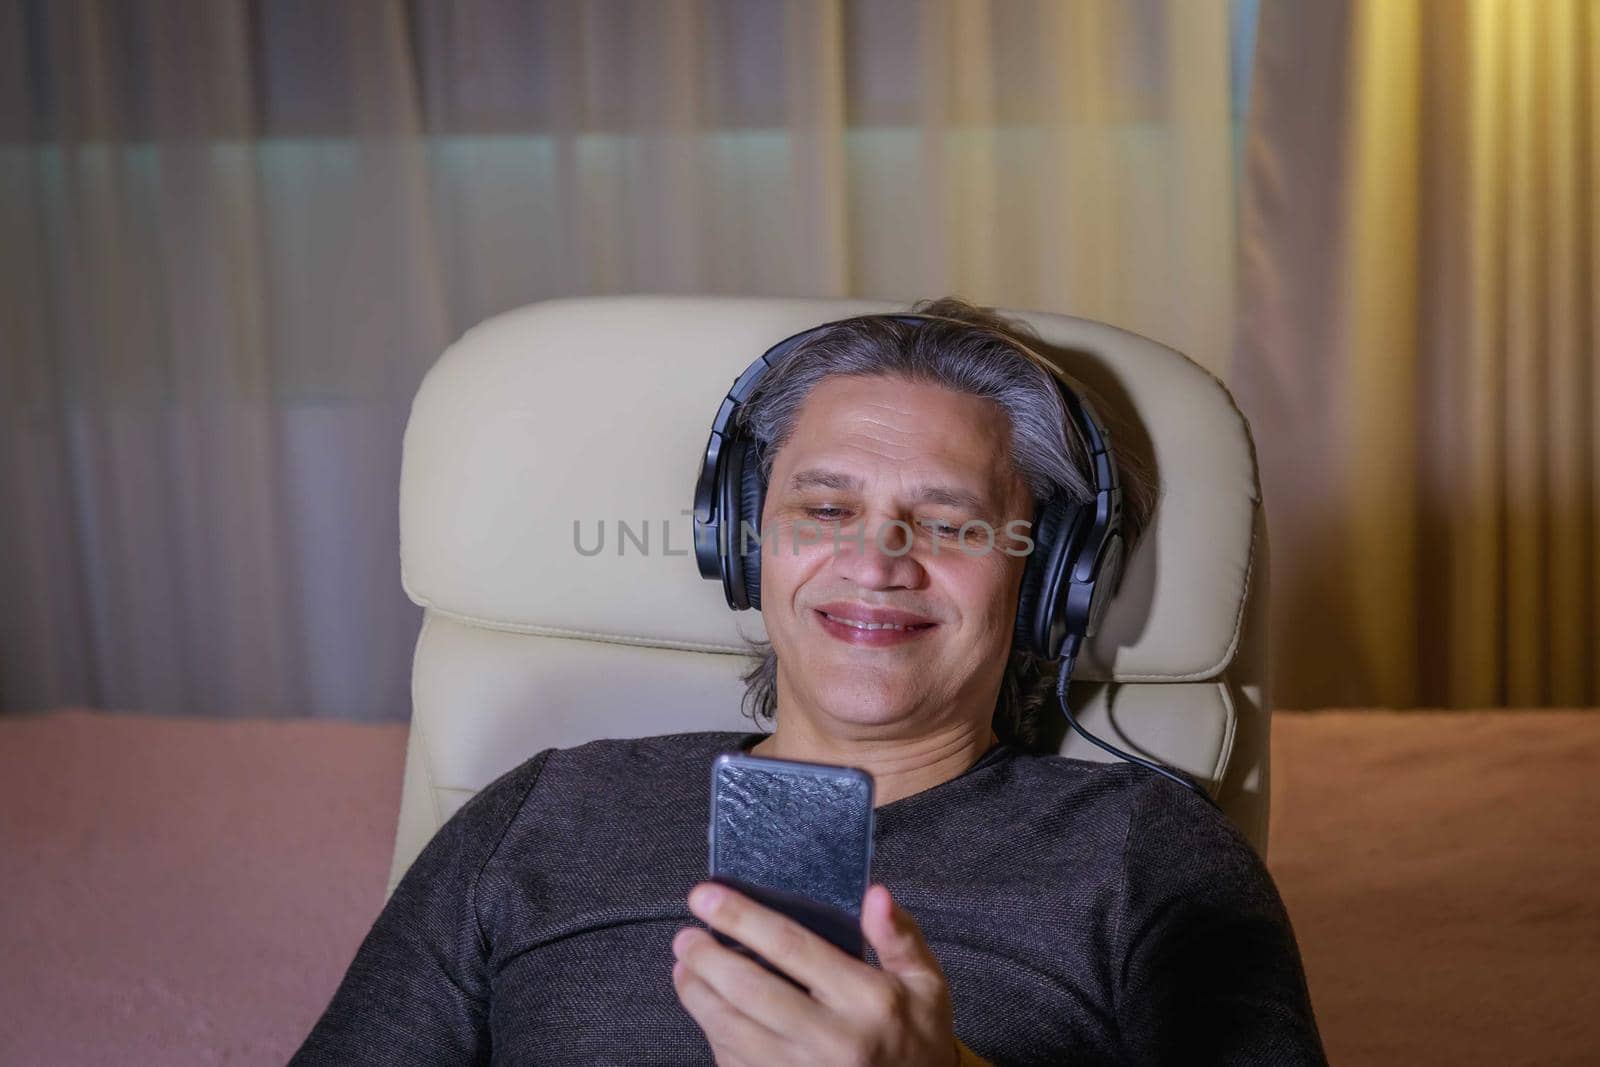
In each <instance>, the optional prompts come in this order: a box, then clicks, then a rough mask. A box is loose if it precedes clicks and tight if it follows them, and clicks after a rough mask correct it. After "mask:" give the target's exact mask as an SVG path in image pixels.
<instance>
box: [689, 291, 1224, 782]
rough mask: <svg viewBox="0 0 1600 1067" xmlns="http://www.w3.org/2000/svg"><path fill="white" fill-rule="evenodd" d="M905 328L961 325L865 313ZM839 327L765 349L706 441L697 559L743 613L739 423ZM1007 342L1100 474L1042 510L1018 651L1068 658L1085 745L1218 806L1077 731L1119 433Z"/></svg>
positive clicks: (1115, 495) (1102, 577)
mask: <svg viewBox="0 0 1600 1067" xmlns="http://www.w3.org/2000/svg"><path fill="white" fill-rule="evenodd" d="M859 317H860V318H863V319H886V320H889V321H892V322H899V323H902V324H905V325H915V324H917V323H920V322H954V323H957V324H958V325H965V326H970V325H971V324H970V323H963V322H961V321H960V320H958V319H946V318H943V317H941V316H937V315H915V314H886V315H863V316H859ZM844 321H854V320H838V321H835V322H826V323H823V324H822V325H820V326H814V327H812V328H811V329H809V330H803V331H801V332H800V333H797V334H795V335H794V336H792V337H787V338H785V339H784V340H782V341H779V342H778V343H777V344H775V345H773V346H772V347H771V348H769V349H767V350H766V351H765V352H763V353H762V354H761V356H760V358H758V359H757V360H756V361H755V362H754V363H752V364H750V366H748V367H746V368H745V370H744V373H742V374H740V375H739V377H737V378H735V379H734V382H733V387H732V388H730V389H729V390H728V395H727V396H726V397H724V398H723V401H722V403H721V405H720V406H718V408H717V414H716V417H715V418H713V419H712V422H711V437H710V439H709V440H708V441H707V442H706V454H705V461H704V463H703V464H702V466H701V468H700V478H699V480H698V481H697V482H696V483H695V489H694V555H695V562H696V563H697V564H698V565H699V568H700V576H701V577H702V578H719V579H721V581H722V592H723V595H724V596H725V597H726V598H727V600H728V606H729V607H730V608H733V609H734V610H735V611H743V610H744V609H746V608H758V609H759V608H760V607H761V543H760V536H759V535H760V532H761V509H762V505H763V504H764V503H765V501H766V495H767V486H766V480H765V477H764V476H763V474H762V471H761V455H760V447H759V445H758V443H757V442H756V441H755V440H754V439H753V438H751V437H750V436H749V435H748V434H747V433H746V432H745V431H744V428H743V427H741V426H740V425H739V420H738V415H739V409H740V408H741V407H743V406H744V404H745V402H746V401H747V400H748V399H749V398H750V396H751V394H752V393H754V392H755V389H756V386H757V385H758V384H759V383H760V382H761V379H762V377H763V376H764V375H765V374H766V373H767V371H768V370H770V369H772V368H773V367H774V366H776V365H777V364H778V362H779V361H780V360H782V359H783V357H784V356H785V355H787V354H788V353H789V352H790V351H792V350H793V349H794V348H795V346H797V345H799V344H800V343H801V342H803V341H804V340H805V339H806V338H808V337H810V336H811V335H812V334H814V333H817V332H819V331H821V330H825V329H828V328H829V327H832V326H837V325H839V323H840V322H844ZM1007 341H1009V342H1010V343H1011V345H1012V346H1013V347H1014V348H1015V349H1016V350H1017V351H1018V352H1019V353H1020V354H1022V355H1024V356H1026V357H1027V358H1029V359H1031V360H1033V361H1034V362H1035V363H1037V364H1038V365H1039V366H1040V367H1042V368H1043V369H1044V370H1046V371H1047V372H1049V374H1050V376H1051V378H1053V379H1054V380H1055V382H1056V384H1057V385H1058V386H1059V387H1060V389H1061V399H1062V400H1063V401H1064V402H1065V404H1066V409H1067V415H1068V418H1069V419H1070V420H1071V421H1072V423H1073V425H1074V426H1076V427H1077V430H1078V433H1079V434H1080V435H1081V436H1082V439H1083V441H1084V443H1085V444H1086V445H1087V447H1088V449H1089V466H1090V468H1091V469H1092V470H1093V472H1094V495H1093V496H1091V497H1090V498H1089V499H1087V500H1073V499H1072V498H1070V497H1069V496H1067V495H1066V494H1065V493H1063V492H1061V491H1060V490H1057V491H1056V493H1055V494H1054V495H1052V496H1051V497H1050V498H1049V499H1048V500H1046V501H1044V502H1043V503H1042V504H1040V505H1039V507H1038V513H1037V515H1036V517H1035V519H1034V522H1033V526H1032V530H1031V536H1032V538H1033V549H1032V551H1030V552H1029V554H1028V557H1027V563H1026V564H1025V565H1024V568H1023V575H1022V591H1021V595H1020V597H1019V599H1018V601H1017V623H1016V637H1015V639H1014V644H1015V647H1017V648H1022V649H1027V650H1028V651H1031V652H1032V653H1033V654H1034V655H1036V656H1039V657H1042V658H1043V659H1046V660H1055V659H1060V660H1061V669H1060V673H1059V676H1058V678H1057V682H1056V698H1057V700H1058V702H1059V703H1060V706H1061V712H1062V714H1063V715H1065V716H1066V719H1067V722H1068V724H1070V725H1071V726H1072V728H1073V729H1074V730H1076V731H1077V732H1078V733H1079V734H1080V735H1082V736H1083V737H1084V738H1085V739H1086V740H1088V741H1090V742H1092V743H1093V744H1095V745H1098V746H1099V747H1101V748H1102V749H1105V750H1106V751H1107V752H1110V753H1111V754H1112V755H1114V756H1118V757H1120V758H1122V759H1125V760H1128V761H1129V762H1132V763H1137V764H1139V765H1141V766H1144V767H1148V768H1149V769H1150V770H1152V771H1155V772H1156V773H1157V774H1162V775H1165V776H1166V777H1168V778H1171V779H1172V780H1173V781H1175V782H1177V783H1178V784H1179V785H1182V786H1184V787H1185V788H1188V789H1190V790H1193V791H1194V792H1196V793H1199V794H1200V795H1201V796H1202V797H1205V798H1206V800H1207V801H1208V802H1210V803H1211V804H1212V805H1213V806H1215V803H1216V802H1215V801H1213V800H1212V799H1211V796H1210V794H1208V793H1207V792H1206V791H1205V790H1204V789H1202V788H1201V787H1200V786H1199V785H1198V784H1196V783H1195V782H1192V781H1190V780H1188V779H1186V778H1184V777H1181V776H1180V775H1179V773H1177V772H1174V771H1171V770H1168V769H1166V768H1165V767H1162V766H1161V765H1159V764H1157V763H1155V762H1154V761H1152V760H1148V759H1145V758H1143V757H1140V756H1135V755H1133V754H1132V753H1129V752H1125V751H1123V750H1122V749H1120V748H1117V747H1116V746H1114V745H1111V744H1109V743H1107V742H1105V741H1102V740H1100V738H1098V737H1096V736H1094V735H1093V734H1091V733H1089V731H1087V730H1085V729H1084V728H1083V727H1082V726H1080V725H1078V721H1077V719H1076V718H1075V717H1074V716H1073V714H1072V709H1071V708H1070V707H1069V706H1068V704H1067V685H1068V682H1069V680H1070V678H1071V676H1072V668H1073V665H1074V664H1075V663H1076V661H1077V657H1078V652H1079V650H1080V649H1081V648H1082V647H1083V642H1084V641H1085V640H1087V639H1088V638H1090V637H1093V636H1094V634H1095V633H1096V632H1097V631H1098V630H1099V628H1100V619H1101V617H1102V616H1103V615H1104V613H1105V608H1106V604H1107V603H1109V602H1110V600H1111V597H1112V594H1113V593H1114V592H1115V591H1116V588H1117V583H1118V581H1119V580H1120V579H1121V577H1122V565H1123V546H1124V541H1123V532H1122V488H1121V486H1120V485H1119V484H1118V482H1117V465H1116V463H1115V462H1114V459H1113V456H1112V452H1111V435H1110V434H1109V433H1107V432H1106V430H1105V428H1104V427H1103V426H1102V425H1101V423H1100V420H1099V418H1098V417H1097V416H1096V415H1095V412H1094V409H1093V408H1092V407H1091V406H1090V405H1089V403H1088V401H1086V400H1084V399H1083V398H1082V397H1080V396H1078V394H1077V393H1075V392H1074V391H1073V390H1072V388H1071V386H1069V385H1068V383H1067V381H1066V379H1065V378H1064V377H1063V375H1062V373H1061V371H1060V370H1058V369H1057V368H1056V366H1055V365H1054V364H1052V363H1051V362H1050V361H1049V360H1046V359H1044V358H1043V357H1042V356H1040V355H1039V354H1038V353H1037V352H1034V351H1033V350H1032V349H1031V348H1028V347H1027V346H1025V345H1023V344H1022V343H1021V342H1019V341H1017V340H1016V339H1015V338H1009V337H1008V338H1007Z"/></svg>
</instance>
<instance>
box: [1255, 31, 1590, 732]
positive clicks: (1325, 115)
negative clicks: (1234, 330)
mask: <svg viewBox="0 0 1600 1067" xmlns="http://www.w3.org/2000/svg"><path fill="white" fill-rule="evenodd" d="M1259 39H1260V42H1261V44H1260V48H1259V50H1258V53H1257V70H1256V77H1255V81H1256V84H1255V89H1254V91H1253V93H1252V100H1253V108H1254V110H1253V112H1252V114H1251V122H1250V131H1251V132H1250V141H1249V147H1248V168H1247V172H1248V179H1247V182H1246V188H1247V195H1246V200H1245V208H1244V212H1243V218H1242V221H1241V236H1242V251H1241V264H1242V265H1241V272H1242V278H1241V281H1242V287H1241V291H1242V293H1243V299H1244V303H1243V314H1242V317H1241V324H1240V346H1239V350H1238V353H1237V357H1236V358H1237V362H1236V365H1235V367H1234V373H1233V375H1232V379H1233V384H1234V386H1235V390H1236V392H1237V393H1238V395H1239V396H1240V398H1241V401H1242V403H1243V404H1244V407H1245V410H1246V412H1247V413H1248V414H1249V415H1250V416H1251V418H1252V421H1253V423H1254V425H1255V429H1256V439H1257V441H1258V442H1263V443H1265V447H1263V448H1262V449H1261V450H1260V455H1261V460H1262V467H1263V477H1264V480H1265V483H1266V485H1265V491H1266V499H1267V504H1268V508H1267V511H1268V515H1269V518H1270V521H1271V524H1272V539H1273V549H1274V558H1273V592H1274V598H1273V599H1274V603H1273V612H1274V617H1273V628H1272V633H1273V641H1274V672H1275V683H1274V697H1275V700H1276V702H1278V703H1279V704H1280V705H1283V706H1289V707H1295V706H1307V705H1315V704H1333V703H1338V704H1346V705H1358V706H1359V705H1374V704H1376V705H1386V706H1392V707H1407V706H1412V705H1422V706H1453V707H1474V706H1480V707H1481V706H1500V705H1507V704H1509V705H1512V706H1526V705H1555V706H1579V705H1594V704H1600V656H1597V655H1596V650H1597V649H1600V376H1597V373H1596V358H1595V357H1596V346H1597V344H1600V301H1597V299H1596V293H1597V286H1600V210H1597V208H1596V205H1597V203H1600V201H1597V199H1596V183H1597V181H1600V4H1597V3H1594V2H1592V0H1541V2H1539V3H1521V2H1517V0H1453V2H1440V0H1431V2H1425V0H1337V2H1334V0H1330V2H1327V3H1318V4H1303V5H1302V4H1282V5H1276V4H1275V5H1268V6H1266V7H1265V8H1264V9H1263V12H1262V19H1261V25H1260V28H1259Z"/></svg>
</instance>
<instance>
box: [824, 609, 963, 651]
mask: <svg viewBox="0 0 1600 1067" xmlns="http://www.w3.org/2000/svg"><path fill="white" fill-rule="evenodd" d="M815 610H816V613H817V618H818V621H820V622H821V624H822V628H823V630H824V631H826V632H827V633H828V634H829V635H830V636H832V637H835V638H837V639H839V640H841V641H844V642H846V643H848V644H853V645H869V646H874V647H881V646H884V645H892V644H899V643H900V642H901V641H905V640H910V639H911V638H914V637H917V636H919V635H921V634H923V633H926V632H927V631H928V630H931V629H933V628H934V627H935V626H937V625H938V623H936V622H934V621H933V620H932V619H929V618H925V617H923V616H921V615H915V614H912V613H911V612H908V611H897V610H894V609H890V608H875V607H869V606H867V605H864V604H829V605H827V606H826V607H823V608H817V609H815Z"/></svg>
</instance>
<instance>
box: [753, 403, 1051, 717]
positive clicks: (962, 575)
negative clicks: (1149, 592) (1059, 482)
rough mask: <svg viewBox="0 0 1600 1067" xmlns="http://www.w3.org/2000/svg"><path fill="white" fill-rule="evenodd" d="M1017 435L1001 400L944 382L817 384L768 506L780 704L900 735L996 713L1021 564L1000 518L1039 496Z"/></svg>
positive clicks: (765, 612)
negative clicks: (1016, 452)
mask: <svg viewBox="0 0 1600 1067" xmlns="http://www.w3.org/2000/svg"><path fill="white" fill-rule="evenodd" d="M1010 436H1011V426H1010V420H1009V419H1007V418H1006V416H1005V413H1004V411H1003V410H1002V409H1001V408H1000V406H999V405H998V404H995V403H994V402H993V401H990V400H985V399H983V398H981V397H975V396H970V395H968V394H964V393H957V392H953V391H951V390H949V389H945V388H944V387H942V386H938V385H932V384H927V383H914V382H908V381H905V380H903V379H899V378H884V377H874V378H861V377H847V376H836V377H832V378H826V379H824V380H823V381H822V383H821V384H820V385H818V386H817V387H816V388H815V389H813V390H812V392H811V395H810V396H809V397H808V398H807V399H806V401H805V403H804V404H803V405H802V407H801V409H800V413H799V416H798V418H797V420H796V424H795V427H794V431H793V433H792V434H791V435H790V438H789V441H788V443H787V444H785V445H784V446H783V448H781V449H780V450H779V451H778V453H777V455H776V456H775V457H774V461H773V466H772V474H771V477H770V480H769V489H768V491H767V498H766V505H765V508H764V510H763V512H762V527H761V529H762V541H763V545H762V561H761V614H762V618H763V620H764V622H765V623H766V628H767V634H768V636H769V638H770V639H771V641H772V645H773V648H774V650H775V651H776V652H777V655H778V714H779V717H780V719H781V718H782V716H783V715H785V714H795V713H801V714H806V715H809V716H822V717H825V718H826V719H828V720H830V721H831V725H833V726H834V727H836V728H838V727H844V728H845V729H846V731H847V732H848V730H849V727H850V726H852V725H853V726H856V727H869V728H872V729H871V732H872V733H874V734H878V733H881V732H882V728H883V727H890V728H891V730H890V732H891V733H894V734H896V735H901V734H912V735H915V734H917V733H919V732H921V731H923V730H925V729H927V728H930V727H939V726H946V725H950V724H953V723H955V722H958V721H961V720H963V719H973V720H977V721H981V722H982V723H984V724H987V721H988V718H989V716H990V715H991V713H992V712H993V710H994V701H995V696H996V694H997V693H998V691H999V685H1000V679H1001V676H1002V674H1003V673H1004V670H1005V665H1006V659H1007V655H1008V653H1009V651H1010V646H1011V636H1012V632H1013V629H1014V626H1015V619H1016V607H1017V592H1018V587H1019V586H1020V584H1021V576H1022V569H1023V565H1024V563H1025V560H1024V558H1023V557H1022V556H1020V555H1016V554H1012V553H1015V552H1017V551H1019V550H1020V548H1021V547H1022V546H1021V545H1019V544H1018V543H1017V542H1016V541H1014V540H1013V539H1011V538H1010V537H1009V536H1008V534H1007V531H1006V524H1007V522H1008V521H1012V520H1018V519H1020V520H1028V519H1031V517H1032V511H1033V502H1032V498H1031V497H1030V495H1029V493H1028V490H1027V486H1026V484H1025V483H1024V482H1023V480H1022V478H1021V476H1020V475H1019V474H1018V473H1017V471H1016V469H1015V467H1014V465H1013V464H1012V462H1011V456H1010ZM895 522H898V523H903V524H905V525H904V526H896V525H893V523H895ZM964 523H971V524H972V525H971V527H970V528H969V530H968V533H967V536H966V538H965V539H963V538H961V537H960V536H959V535H958V534H957V532H956V531H957V530H959V528H960V527H961V526H962V524H964ZM906 526H909V527H910V529H911V530H912V531H914V535H911V536H908V534H907V530H906ZM930 527H937V528H936V529H935V528H930ZM986 530H988V531H992V532H993V535H994V537H993V545H994V547H993V548H988V547H987V546H988V545H989V544H990V541H989V538H988V536H987V534H986ZM963 547H965V550H963ZM1005 548H1010V549H1011V550H1012V553H1008V552H1006V551H1003V549H1005ZM882 623H890V624H894V625H892V626H889V627H874V628H866V627H867V625H868V624H882ZM791 709H792V710H791ZM817 725H819V726H820V725H822V724H821V723H818V724H817ZM857 734H858V735H859V731H857Z"/></svg>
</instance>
